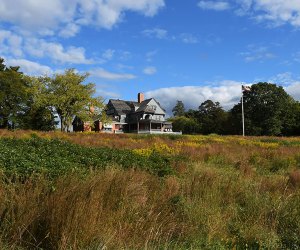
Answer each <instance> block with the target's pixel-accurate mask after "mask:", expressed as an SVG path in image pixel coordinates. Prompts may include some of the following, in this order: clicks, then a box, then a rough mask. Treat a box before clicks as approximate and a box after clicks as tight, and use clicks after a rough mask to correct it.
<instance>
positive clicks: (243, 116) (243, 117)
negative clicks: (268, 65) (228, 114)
mask: <svg viewBox="0 0 300 250" xmlns="http://www.w3.org/2000/svg"><path fill="white" fill-rule="evenodd" d="M242 123H243V136H245V114H244V91H243V85H242Z"/></svg>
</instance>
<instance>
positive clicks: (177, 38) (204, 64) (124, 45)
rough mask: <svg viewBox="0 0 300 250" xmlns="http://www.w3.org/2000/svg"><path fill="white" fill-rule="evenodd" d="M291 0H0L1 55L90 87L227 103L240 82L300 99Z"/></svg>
mask: <svg viewBox="0 0 300 250" xmlns="http://www.w3.org/2000/svg"><path fill="white" fill-rule="evenodd" d="M299 44H300V1H299V0H220V1H218V0H212V1H208V0H188V1H182V0H51V1H40V0H30V1H29V0H1V4H0V57H3V58H5V60H6V64H8V65H19V66H21V69H22V71H23V72H25V73H27V74H31V75H40V74H48V75H51V74H53V73H56V72H61V71H62V70H64V69H66V68H76V69H77V70H78V71H79V72H89V73H90V78H89V81H90V82H94V83H96V85H97V95H100V96H103V97H104V98H106V99H109V98H120V99H128V100H135V99H136V96H137V92H144V93H146V96H147V97H155V98H156V99H158V100H159V101H160V102H161V103H162V104H163V105H164V106H165V107H166V108H167V109H168V110H170V109H172V107H173V106H174V104H175V103H176V100H182V101H183V102H184V103H185V105H186V106H187V107H189V108H190V107H191V108H196V107H198V106H199V105H200V104H201V103H202V102H203V101H205V100H206V99H212V100H214V101H219V102H220V103H221V104H222V105H223V106H224V107H225V108H230V107H232V105H233V104H234V103H237V102H238V100H239V98H240V84H241V83H246V84H251V83H256V82H258V81H268V82H273V83H277V84H279V85H282V86H284V87H285V89H286V90H287V91H288V92H289V93H290V94H291V95H293V96H294V97H295V98H296V99H298V100H300V47H299Z"/></svg>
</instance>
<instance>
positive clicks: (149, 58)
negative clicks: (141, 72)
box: [146, 50, 158, 62]
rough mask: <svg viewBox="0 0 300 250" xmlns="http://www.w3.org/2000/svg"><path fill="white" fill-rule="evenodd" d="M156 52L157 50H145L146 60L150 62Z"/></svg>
mask: <svg viewBox="0 0 300 250" xmlns="http://www.w3.org/2000/svg"><path fill="white" fill-rule="evenodd" d="M157 52H158V51H157V50H152V51H149V52H147V53H146V61H147V62H152V60H153V57H154V56H156V54H157Z"/></svg>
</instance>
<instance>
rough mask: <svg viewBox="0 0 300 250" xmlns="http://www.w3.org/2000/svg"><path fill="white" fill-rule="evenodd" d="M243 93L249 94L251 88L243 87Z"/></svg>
mask: <svg viewBox="0 0 300 250" xmlns="http://www.w3.org/2000/svg"><path fill="white" fill-rule="evenodd" d="M242 91H243V92H249V91H251V87H250V86H245V85H242Z"/></svg>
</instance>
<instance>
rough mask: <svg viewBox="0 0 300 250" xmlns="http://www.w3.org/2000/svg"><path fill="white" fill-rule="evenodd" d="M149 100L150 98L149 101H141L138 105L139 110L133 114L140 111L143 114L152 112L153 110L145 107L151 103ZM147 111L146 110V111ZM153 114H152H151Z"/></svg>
mask: <svg viewBox="0 0 300 250" xmlns="http://www.w3.org/2000/svg"><path fill="white" fill-rule="evenodd" d="M151 99H152V98H150V99H147V100H144V101H142V102H141V103H139V104H140V106H139V108H138V109H137V110H136V111H135V112H141V111H144V112H150V113H151V112H152V111H153V110H152V109H151V110H150V109H149V107H148V106H147V105H148V103H149V102H150V101H151ZM147 109H148V110H147ZM153 113H154V112H153Z"/></svg>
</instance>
